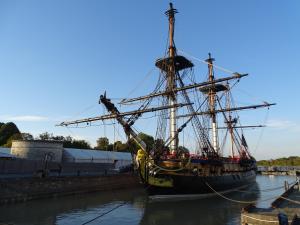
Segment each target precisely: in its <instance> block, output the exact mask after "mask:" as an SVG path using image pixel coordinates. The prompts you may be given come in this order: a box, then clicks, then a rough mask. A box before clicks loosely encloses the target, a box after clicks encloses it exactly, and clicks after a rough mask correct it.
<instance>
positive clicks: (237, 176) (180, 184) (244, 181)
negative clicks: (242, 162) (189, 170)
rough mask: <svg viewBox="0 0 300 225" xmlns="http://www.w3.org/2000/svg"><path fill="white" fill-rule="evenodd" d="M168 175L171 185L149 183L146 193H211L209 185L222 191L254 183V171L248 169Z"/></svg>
mask: <svg viewBox="0 0 300 225" xmlns="http://www.w3.org/2000/svg"><path fill="white" fill-rule="evenodd" d="M170 177H171V178H172V180H173V187H158V186H153V185H149V186H148V187H147V191H148V193H149V194H150V195H176V194H206V193H213V190H212V189H211V188H209V186H211V187H212V188H213V189H214V190H216V191H218V192H222V191H226V190H230V189H234V188H239V187H242V186H245V185H248V184H249V185H250V184H251V183H254V182H255V178H256V172H255V170H249V171H245V172H236V173H228V174H223V175H219V176H218V175H213V176H196V175H195V176H186V175H171V176H170ZM207 184H208V185H209V186H208V185H207Z"/></svg>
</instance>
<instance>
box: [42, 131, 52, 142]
mask: <svg viewBox="0 0 300 225" xmlns="http://www.w3.org/2000/svg"><path fill="white" fill-rule="evenodd" d="M39 137H40V139H41V140H43V141H47V140H52V138H53V134H50V133H48V132H45V133H42V134H40V135H39Z"/></svg>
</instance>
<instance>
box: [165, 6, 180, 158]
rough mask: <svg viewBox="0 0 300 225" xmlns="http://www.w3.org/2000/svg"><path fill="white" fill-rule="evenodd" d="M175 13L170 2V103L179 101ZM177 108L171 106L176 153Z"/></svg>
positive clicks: (173, 144)
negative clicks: (176, 90)
mask: <svg viewBox="0 0 300 225" xmlns="http://www.w3.org/2000/svg"><path fill="white" fill-rule="evenodd" d="M175 13H177V10H176V9H174V8H173V4H172V3H170V9H169V10H168V11H166V15H167V16H168V17H169V59H170V64H169V68H168V71H167V74H166V75H167V90H168V91H170V94H169V95H168V101H169V105H175V104H176V103H177V93H176V92H174V91H173V90H174V89H176V69H175V62H174V61H175V60H174V59H175V55H176V48H175V45H174V26H175ZM176 113H177V109H176V108H175V107H174V108H170V137H171V140H172V141H171V143H170V149H171V152H172V153H174V152H175V151H176V150H177V147H178V134H177V124H176Z"/></svg>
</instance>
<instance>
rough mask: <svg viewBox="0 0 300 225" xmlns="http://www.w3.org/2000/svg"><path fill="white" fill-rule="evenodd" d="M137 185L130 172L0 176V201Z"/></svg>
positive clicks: (103, 190) (13, 201) (102, 190)
mask: <svg viewBox="0 0 300 225" xmlns="http://www.w3.org/2000/svg"><path fill="white" fill-rule="evenodd" d="M140 186H141V184H140V183H139V179H138V176H136V175H135V174H132V173H126V174H116V175H108V176H93V177H47V178H16V179H1V180H0V204H8V203H16V202H25V201H29V200H34V199H42V198H51V197H58V196H66V195H75V194H83V193H90V192H105V191H111V190H120V189H130V188H136V187H140Z"/></svg>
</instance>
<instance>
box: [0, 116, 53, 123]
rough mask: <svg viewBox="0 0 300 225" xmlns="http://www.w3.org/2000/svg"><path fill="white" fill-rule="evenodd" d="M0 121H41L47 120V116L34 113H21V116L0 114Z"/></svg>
mask: <svg viewBox="0 0 300 225" xmlns="http://www.w3.org/2000/svg"><path fill="white" fill-rule="evenodd" d="M0 120H1V121H13V122H15V121H17V122H43V121H49V118H48V117H44V116H36V115H22V116H7V115H6V116H0Z"/></svg>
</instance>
